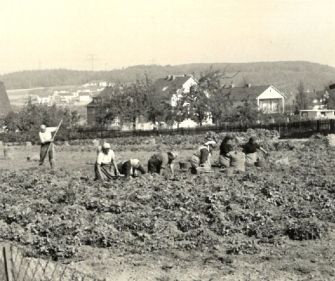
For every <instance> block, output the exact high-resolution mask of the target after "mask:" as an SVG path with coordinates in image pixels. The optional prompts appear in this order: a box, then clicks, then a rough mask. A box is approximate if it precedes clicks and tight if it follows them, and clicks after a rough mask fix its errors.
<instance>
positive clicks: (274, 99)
mask: <svg viewBox="0 0 335 281" xmlns="http://www.w3.org/2000/svg"><path fill="white" fill-rule="evenodd" d="M223 94H225V95H227V97H228V98H229V99H230V101H231V102H232V104H233V105H239V104H243V103H244V102H246V101H248V102H251V103H253V104H255V106H257V108H258V109H259V110H260V111H262V112H264V113H283V112H284V111H285V98H286V97H285V94H284V93H283V92H281V91H280V90H278V89H277V88H276V87H274V86H273V85H260V86H252V85H250V84H247V85H245V86H243V87H234V86H231V87H229V88H226V89H224V90H223Z"/></svg>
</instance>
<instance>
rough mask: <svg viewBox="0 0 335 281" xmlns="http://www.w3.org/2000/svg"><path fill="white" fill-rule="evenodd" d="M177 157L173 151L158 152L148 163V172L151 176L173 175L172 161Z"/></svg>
mask: <svg viewBox="0 0 335 281" xmlns="http://www.w3.org/2000/svg"><path fill="white" fill-rule="evenodd" d="M177 157H178V153H177V152H175V151H169V152H160V153H155V154H154V155H152V156H151V157H150V159H149V161H148V172H149V173H151V174H153V173H157V174H172V175H173V174H174V160H175V159H176V158H177Z"/></svg>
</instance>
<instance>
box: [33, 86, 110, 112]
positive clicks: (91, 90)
mask: <svg viewBox="0 0 335 281" xmlns="http://www.w3.org/2000/svg"><path fill="white" fill-rule="evenodd" d="M112 85H113V84H112V83H110V82H106V81H91V82H89V83H85V84H83V85H81V86H79V87H73V88H72V89H65V90H64V89H58V90H54V91H53V92H52V94H50V95H48V96H46V97H41V96H39V95H31V96H30V97H29V98H30V100H31V102H32V103H35V104H47V105H53V104H56V105H79V106H80V105H81V106H86V105H87V104H89V103H90V102H91V101H92V100H93V97H94V96H97V95H99V94H100V93H101V92H102V91H103V90H104V89H105V88H106V87H108V86H112Z"/></svg>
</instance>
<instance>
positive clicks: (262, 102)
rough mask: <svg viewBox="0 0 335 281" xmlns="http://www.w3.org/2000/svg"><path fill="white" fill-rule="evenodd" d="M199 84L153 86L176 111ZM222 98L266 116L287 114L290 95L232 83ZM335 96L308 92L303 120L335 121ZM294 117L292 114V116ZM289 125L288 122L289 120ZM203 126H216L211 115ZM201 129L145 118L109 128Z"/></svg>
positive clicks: (95, 103) (171, 78)
mask: <svg viewBox="0 0 335 281" xmlns="http://www.w3.org/2000/svg"><path fill="white" fill-rule="evenodd" d="M197 84H198V81H197V80H196V79H195V78H194V77H193V76H192V75H186V74H184V75H168V76H166V77H163V78H160V79H157V80H156V81H154V83H153V87H154V90H155V92H156V95H158V96H162V94H163V93H168V92H170V93H171V90H172V94H171V96H170V105H171V106H172V107H175V106H176V105H177V102H178V100H179V99H180V98H181V97H182V96H183V95H185V94H187V93H189V92H190V89H191V87H192V86H195V85H197ZM112 88H113V85H112V86H109V87H106V88H105V89H104V90H103V91H102V92H101V93H100V94H98V95H96V96H94V97H93V98H92V101H91V102H90V103H89V104H88V105H87V125H88V126H90V127H95V126H98V116H99V114H100V113H101V111H103V109H104V108H105V107H106V104H107V103H108V101H109V96H110V95H111V94H112V93H113V91H112V90H111V89H112ZM222 94H226V95H229V96H230V100H231V102H232V104H234V105H238V104H243V102H245V101H247V100H248V101H251V104H252V105H253V106H254V107H255V109H258V110H259V111H261V112H263V113H265V114H269V115H271V114H282V113H285V112H286V106H287V94H286V93H284V92H282V91H280V90H279V89H277V88H276V87H275V86H273V85H251V84H245V85H243V86H235V85H234V83H231V84H229V85H227V86H226V88H225V89H224V90H223V92H222ZM330 94H333V95H335V84H334V85H330V86H329V89H328V90H326V89H324V90H319V91H315V90H314V91H310V90H308V89H307V90H306V91H305V95H306V97H307V102H308V105H307V106H306V108H305V109H304V110H300V112H299V113H300V118H301V119H335V110H334V109H328V108H327V106H326V100H327V98H329V95H330ZM291 107H292V105H291ZM292 114H293V113H292ZM288 121H289V120H288ZM202 125H204V126H211V125H214V122H213V118H212V116H211V114H208V117H207V118H206V119H205V120H204V122H203V124H202ZM197 126H199V124H198V123H197V122H195V121H194V120H191V119H190V118H186V119H184V120H183V121H181V122H180V123H178V124H177V123H176V122H175V123H174V124H173V125H172V126H168V125H167V124H165V123H164V122H163V123H160V124H154V123H153V122H150V121H149V120H146V118H145V117H144V116H138V117H137V118H136V121H135V124H133V123H124V122H120V119H119V118H115V119H114V120H113V121H112V122H110V123H109V124H107V127H108V128H119V129H121V130H132V129H136V130H153V129H155V128H157V127H159V128H167V127H168V128H194V127H197Z"/></svg>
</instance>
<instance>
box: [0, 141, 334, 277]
mask: <svg viewBox="0 0 335 281" xmlns="http://www.w3.org/2000/svg"><path fill="white" fill-rule="evenodd" d="M288 150H289V151H290V152H289V153H288ZM292 151H293V152H292ZM277 153H278V154H279V155H280V156H281V157H282V158H285V157H286V156H287V155H290V158H291V159H294V161H292V160H291V161H290V162H289V163H287V161H284V162H280V161H279V162H278V161H276V160H275V159H271V158H270V159H269V161H268V165H267V166H266V167H264V168H257V167H248V168H247V171H246V172H245V173H235V174H234V175H233V176H229V177H228V176H227V175H226V174H225V173H220V172H217V173H213V174H208V175H196V176H194V175H190V174H188V173H181V172H180V173H177V174H176V175H175V176H174V177H172V178H164V177H161V176H159V175H154V176H152V175H145V176H143V177H139V178H134V179H131V180H124V179H118V180H115V181H112V182H105V183H101V182H94V181H92V180H91V179H90V178H88V177H86V176H85V175H82V174H79V173H77V174H70V173H67V172H65V171H63V170H57V171H56V173H55V174H49V173H45V174H44V175H42V176H41V174H40V172H41V170H36V169H28V170H22V171H14V172H13V171H2V177H1V178H2V183H1V184H0V191H1V192H0V210H1V212H0V228H1V232H0V237H1V238H2V239H5V240H11V241H15V242H16V243H18V244H20V245H23V246H24V247H25V248H26V249H27V252H28V254H30V255H32V256H38V257H44V258H52V259H54V260H60V261H65V262H69V261H78V260H86V262H85V261H84V262H82V263H80V264H84V265H85V266H86V268H88V269H87V270H97V268H99V266H102V267H107V266H108V264H109V265H113V266H114V267H113V269H111V268H110V269H109V270H108V269H106V268H105V270H98V271H99V273H100V274H102V275H103V276H104V277H106V276H107V277H108V276H110V272H114V277H115V276H118V275H117V272H118V274H119V277H120V276H121V275H120V270H121V269H124V271H126V269H128V273H127V274H128V275H129V274H130V275H129V276H130V277H131V276H133V277H132V278H135V277H134V276H137V277H138V278H135V280H176V279H177V280H217V279H218V277H219V276H220V278H222V276H224V277H225V278H226V279H222V280H290V279H289V278H293V279H292V280H333V279H335V276H334V274H335V271H334V268H335V261H334V259H333V258H332V257H333V256H334V253H335V251H334V246H332V245H333V244H334V241H335V239H334V224H335V200H334V199H335V177H334V164H335V149H334V148H331V147H328V146H326V145H325V144H324V143H323V141H322V140H315V139H312V140H311V141H309V142H306V143H305V144H303V145H299V147H293V148H292V147H290V148H289V149H287V148H285V147H284V146H283V147H282V148H281V149H279V152H277ZM277 157H278V155H277ZM99 257H100V258H99ZM108 260H109V263H108ZM90 262H92V263H93V265H92V264H90ZM118 262H119V263H120V266H119V267H118V269H115V266H116V264H115V263H118ZM121 263H122V265H121ZM132 263H133V265H132ZM94 264H95V265H94ZM85 266H84V267H85ZM127 266H128V267H127ZM263 267H264V268H263ZM130 270H132V271H131V272H130V273H129V271H130ZM145 270H149V271H150V270H151V272H154V273H155V274H153V276H151V277H150V278H151V279H150V278H149V277H148V278H149V279H145V278H144V275H143V272H142V271H145ZM267 270H268V271H267ZM211 272H212V273H211ZM270 272H272V278H269V279H264V278H267V277H266V276H265V275H267V274H270ZM280 272H281V275H280V274H279V273H280ZM191 273H194V274H193V275H194V276H193V275H192V274H191ZM124 274H125V276H128V275H127V274H126V273H124ZM178 274H179V275H178ZM183 274H184V275H183ZM201 274H202V275H201ZM192 276H193V277H192ZM201 276H202V277H201ZM110 277H111V276H110ZM130 277H129V278H130ZM140 277H141V278H140ZM257 277H258V279H257ZM286 277H287V278H286ZM122 278H123V277H122V276H121V277H120V279H111V280H129V279H122ZM155 278H156V279H155ZM159 278H163V279H159ZM197 278H198V279H197ZM199 278H200V279H199ZM234 278H235V279H234ZM248 278H249V279H248ZM262 278H263V279H262ZM280 278H281V279H280ZM294 278H296V279H294ZM299 278H301V279H299ZM304 278H306V279H304ZM308 278H309V279H308ZM310 278H312V279H310ZM318 278H319V279H318ZM322 278H323V279H322Z"/></svg>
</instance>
